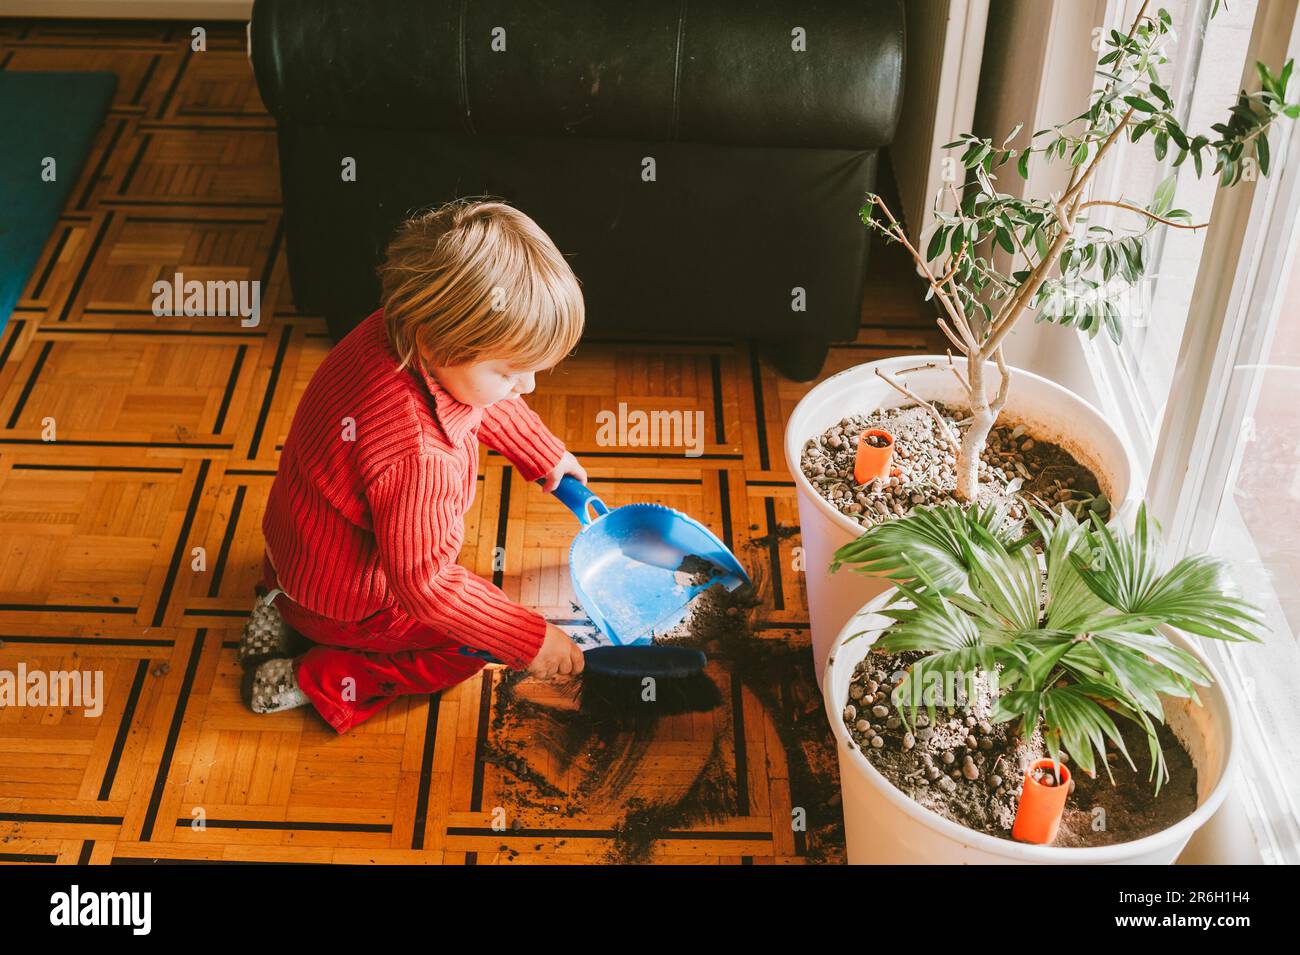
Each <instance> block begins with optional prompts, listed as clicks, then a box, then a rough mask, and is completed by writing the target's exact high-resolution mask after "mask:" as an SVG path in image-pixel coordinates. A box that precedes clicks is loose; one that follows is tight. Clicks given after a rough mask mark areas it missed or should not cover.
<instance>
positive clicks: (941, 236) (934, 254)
mask: <svg viewBox="0 0 1300 955" xmlns="http://www.w3.org/2000/svg"><path fill="white" fill-rule="evenodd" d="M946 237H947V232H946V230H945V229H944V227H943V226H941V225H940V226H936V227H935V230H934V232H933V233H932V234H931V236H930V244H929V245H928V246H927V247H926V250H925V259H926V261H927V262H930V261H933V260H934V259H937V258H938V257H939V255H940V254H941V253H942V252H943V243H944V240H945V238H946Z"/></svg>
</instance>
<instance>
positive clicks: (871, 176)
mask: <svg viewBox="0 0 1300 955" xmlns="http://www.w3.org/2000/svg"><path fill="white" fill-rule="evenodd" d="M800 29H801V30H802V31H803V32H802V36H803V38H804V39H803V43H804V45H805V49H804V50H803V51H799V52H796V50H795V49H794V48H793V47H794V46H797V45H798V42H799V36H800V34H799V33H798V31H799V30H800ZM502 45H504V49H500V47H501V46H502ZM251 46H252V58H253V66H254V71H255V73H256V76H257V82H258V87H259V89H260V91H261V95H262V99H263V100H264V101H265V103H266V106H267V108H268V109H269V110H270V112H271V113H272V114H273V116H274V117H275V120H276V123H277V126H278V138H279V148H280V173H281V180H282V185H283V197H284V207H285V221H286V228H287V236H286V238H287V252H288V259H289V270H290V276H291V280H292V285H293V292H294V297H295V299H296V301H297V303H298V305H299V306H300V307H302V308H305V309H308V310H311V311H314V312H318V313H320V314H323V315H324V316H325V317H326V319H327V321H328V323H329V328H330V331H331V333H332V335H333V336H334V338H335V339H338V338H339V337H341V336H342V335H344V334H346V333H347V331H348V330H349V329H351V328H352V327H353V326H355V325H356V324H357V323H358V322H359V321H360V320H361V319H362V318H364V317H365V315H366V314H368V313H369V312H370V311H371V310H372V309H373V308H375V307H376V305H377V295H378V282H377V280H376V278H375V275H374V268H375V265H376V264H377V263H378V261H379V260H380V257H381V254H382V251H383V248H384V246H385V244H386V242H387V240H388V237H389V236H390V235H391V233H392V230H393V228H394V226H395V225H396V224H397V223H398V222H399V221H400V220H401V219H402V218H403V217H404V216H405V215H407V214H408V213H410V212H411V211H414V210H415V209H418V208H423V207H426V206H430V205H436V204H438V203H441V202H444V201H446V200H448V199H452V198H456V197H460V196H472V195H491V196H495V197H499V198H504V199H506V200H508V201H510V202H511V203H513V204H514V205H516V206H518V207H519V208H521V209H523V210H524V211H525V212H527V213H528V214H529V215H531V216H532V217H533V218H534V219H536V220H537V222H538V223H539V224H540V225H541V226H542V228H544V229H545V230H546V231H547V232H548V233H549V234H550V235H551V236H552V238H553V239H554V240H555V243H556V245H557V246H558V247H559V248H560V250H561V251H562V252H563V253H565V255H566V256H567V257H568V258H569V261H570V263H571V264H572V266H573V269H574V271H575V272H576V273H577V275H578V277H579V279H580V280H581V281H582V283H583V288H584V294H585V297H586V301H587V315H588V324H587V329H588V331H587V334H588V336H589V337H592V338H601V339H636V340H646V339H661V338H666V339H682V338H711V339H717V338H749V339H754V340H756V341H759V342H762V343H763V344H764V347H765V348H766V349H767V350H768V351H769V353H770V354H771V356H772V358H773V359H774V360H775V362H776V364H777V366H778V367H779V368H781V370H782V371H784V372H785V373H786V374H788V375H790V376H791V377H793V378H795V379H797V380H808V379H810V378H813V377H815V376H816V375H817V373H818V371H819V370H820V368H821V365H822V362H823V360H824V358H825V355H826V347H827V344H828V343H829V342H830V341H832V340H843V339H851V338H853V337H854V335H855V334H856V331H857V326H858V320H859V314H860V309H861V301H862V290H863V283H864V279H865V274H866V265H867V253H868V236H869V233H868V230H867V229H866V227H865V226H863V225H862V223H861V221H860V220H859V219H858V210H859V208H860V206H861V205H862V198H863V194H864V193H865V192H867V191H868V190H871V189H873V188H875V184H876V167H877V162H878V157H879V152H880V149H881V147H882V146H885V145H887V144H888V143H889V141H890V139H891V137H892V135H893V132H894V128H895V125H896V122H897V118H898V115H899V111H900V108H901V100H902V75H903V3H902V0H836V2H828V0H756V2H739V0H733V2H721V0H713V2H700V0H694V2H688V0H679V2H675V3H670V2H653V0H648V2H641V3H632V2H630V0H627V2H617V0H603V2H600V0H540V2H520V0H513V2H506V0H463V2H462V0H373V2H372V0H257V2H256V4H255V6H254V8H253V19H252V26H251ZM494 47H495V49H494ZM344 157H352V158H353V159H354V160H355V162H356V176H357V178H356V181H355V182H345V181H344V180H343V175H342V169H343V166H342V164H343V161H344ZM648 160H652V161H653V163H652V164H651V163H650V162H648ZM651 168H652V171H653V179H650V178H648V174H647V170H651ZM798 289H802V290H803V291H802V299H803V305H804V309H803V310H797V308H796V306H797V305H798V304H799V298H800V294H799V292H798V291H796V290H798Z"/></svg>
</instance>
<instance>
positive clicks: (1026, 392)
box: [785, 355, 1140, 682]
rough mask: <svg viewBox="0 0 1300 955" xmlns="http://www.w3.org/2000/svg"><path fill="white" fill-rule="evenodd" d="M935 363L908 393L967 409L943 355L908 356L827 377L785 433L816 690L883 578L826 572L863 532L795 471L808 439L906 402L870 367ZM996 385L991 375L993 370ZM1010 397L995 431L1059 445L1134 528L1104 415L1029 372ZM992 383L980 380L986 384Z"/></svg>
mask: <svg viewBox="0 0 1300 955" xmlns="http://www.w3.org/2000/svg"><path fill="white" fill-rule="evenodd" d="M927 361H933V362H936V363H938V367H936V368H931V369H925V370H922V371H917V372H913V373H911V374H909V375H907V376H906V383H907V387H908V388H909V389H910V390H911V391H912V392H914V393H915V394H917V395H919V396H920V397H922V398H924V399H925V400H927V401H942V402H944V403H945V404H950V405H965V403H966V397H965V395H964V393H963V392H962V390H961V386H960V385H958V383H957V380H956V379H955V378H954V377H953V375H952V373H951V372H950V371H949V370H948V369H947V368H945V367H943V366H944V365H945V364H946V363H947V358H946V357H944V356H934V355H929V356H925V355H922V356H917V355H905V356H902V357H899V358H887V359H885V360H883V361H876V362H870V363H869V364H865V365H858V366H856V367H854V368H849V369H846V370H844V371H842V372H840V373H839V374H836V375H832V376H831V377H830V378H827V379H826V380H825V381H823V382H822V383H821V384H819V385H817V387H815V388H813V390H812V391H810V392H808V394H806V395H805V396H804V397H803V400H802V401H800V402H799V404H798V405H796V406H795V409H794V413H793V414H791V415H790V421H789V423H787V425H786V429H785V460H786V466H787V467H788V468H789V469H790V474H791V476H792V477H793V478H794V483H795V490H796V493H797V496H798V501H799V526H800V529H801V537H802V546H803V564H804V577H805V581H806V585H807V591H808V617H809V626H810V629H811V632H812V647H813V663H814V666H815V667H816V672H817V679H818V681H819V682H820V681H821V679H822V674H823V672H824V670H825V669H826V653H827V650H828V649H829V647H830V643H831V641H832V640H834V639H835V636H836V634H838V633H839V631H840V628H841V627H843V626H844V621H846V620H848V619H849V617H850V616H852V615H853V614H854V613H855V612H856V611H857V610H858V608H859V607H861V606H862V605H863V604H864V603H866V602H867V601H868V600H870V599H871V598H872V597H874V596H876V595H877V594H879V593H882V592H883V591H884V590H886V589H887V588H888V587H889V586H890V584H889V582H888V581H887V580H885V579H884V578H880V577H873V576H868V575H865V574H859V573H856V572H854V571H853V570H851V569H850V568H848V567H841V568H840V569H839V570H838V571H836V572H835V573H834V574H832V573H830V571H829V570H827V568H828V567H829V566H830V563H831V558H832V556H833V555H834V553H835V551H836V550H838V549H839V548H840V547H842V546H843V545H845V544H847V543H849V542H850V541H852V540H855V539H856V538H858V537H859V536H861V534H862V531H863V530H864V528H863V526H862V525H861V524H859V523H858V522H857V521H854V520H850V519H849V518H848V517H847V516H846V515H844V514H841V513H840V512H839V511H838V510H837V509H836V508H835V507H833V506H832V505H831V504H830V502H829V501H827V500H826V499H825V498H823V497H822V496H821V495H820V494H818V493H817V491H816V489H815V488H814V487H813V485H812V482H810V481H809V480H808V478H806V477H805V476H804V473H803V470H802V469H801V468H800V466H799V461H800V459H801V458H802V456H803V449H804V445H805V444H807V442H808V439H809V438H812V437H815V436H816V435H819V434H821V433H822V432H823V431H825V430H826V429H827V428H829V427H830V426H831V425H833V424H837V423H839V422H840V421H841V420H843V419H844V418H846V417H848V416H849V415H852V414H869V413H870V412H872V411H876V410H878V409H880V408H897V407H899V406H901V405H906V404H910V403H911V402H909V401H908V400H907V399H906V398H904V397H903V396H902V395H900V394H899V393H898V392H897V391H895V390H894V389H893V388H891V387H890V386H889V385H888V384H886V383H885V382H883V381H881V380H880V378H878V377H877V376H876V373H875V371H876V369H877V368H879V369H880V370H881V371H882V372H884V373H886V374H889V373H891V372H897V371H900V370H902V369H905V368H911V367H914V366H916V365H920V364H924V363H925V362H927ZM990 370H991V371H992V375H993V381H994V382H996V380H997V371H996V369H995V368H993V367H992V366H990ZM1011 372H1012V375H1013V378H1012V382H1011V391H1010V393H1009V394H1008V397H1007V404H1006V407H1005V408H1004V409H1003V411H1002V414H1001V416H1000V417H999V419H998V420H999V423H1001V424H1023V425H1024V426H1025V430H1026V431H1028V432H1029V433H1030V434H1032V435H1033V436H1034V437H1035V438H1041V439H1043V440H1045V441H1050V442H1052V443H1054V444H1057V445H1059V446H1060V447H1062V448H1063V449H1065V450H1066V451H1068V452H1069V453H1070V454H1072V455H1073V456H1074V458H1075V460H1077V461H1078V462H1079V463H1080V464H1082V465H1083V466H1084V467H1086V468H1088V469H1089V470H1090V471H1092V472H1093V474H1095V475H1096V476H1097V481H1098V483H1099V484H1100V485H1101V490H1102V492H1103V493H1104V494H1105V495H1106V497H1107V498H1108V499H1109V500H1110V502H1111V507H1112V511H1111V514H1112V517H1111V523H1113V524H1116V525H1117V526H1124V527H1131V526H1132V524H1133V520H1134V518H1135V517H1136V516H1137V510H1138V505H1139V504H1140V497H1139V488H1138V487H1137V484H1136V481H1135V480H1134V476H1135V475H1136V474H1137V473H1138V470H1137V462H1136V459H1135V458H1134V456H1133V452H1132V450H1131V449H1130V448H1129V447H1128V445H1127V443H1126V442H1125V441H1124V439H1123V438H1122V437H1121V436H1120V434H1119V432H1117V431H1116V430H1115V429H1114V428H1112V427H1111V426H1110V424H1109V423H1108V422H1107V421H1106V419H1105V418H1104V417H1103V416H1102V414H1101V412H1100V411H1098V410H1097V409H1096V408H1094V407H1093V406H1092V405H1090V404H1089V403H1088V402H1086V401H1084V400H1083V399H1082V398H1080V397H1079V396H1078V395H1076V394H1074V393H1073V392H1072V391H1070V390H1068V389H1066V388H1063V387H1061V386H1060V385H1058V384H1056V383H1055V382H1053V381H1049V380H1048V379H1046V378H1043V377H1041V376H1039V375H1035V374H1033V373H1031V372H1027V371H1021V370H1020V369H1015V368H1013V369H1012V370H1011ZM987 377H988V376H987V375H986V378H987Z"/></svg>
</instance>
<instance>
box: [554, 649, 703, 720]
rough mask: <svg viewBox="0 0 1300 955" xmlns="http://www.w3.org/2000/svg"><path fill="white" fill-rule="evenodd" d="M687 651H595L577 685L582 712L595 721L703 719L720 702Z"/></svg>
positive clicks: (698, 658)
mask: <svg viewBox="0 0 1300 955" xmlns="http://www.w3.org/2000/svg"><path fill="white" fill-rule="evenodd" d="M706 662H707V660H706V658H705V656H704V654H703V653H701V652H700V651H699V650H696V649H693V648H691V647H672V646H632V647H594V648H593V649H591V650H588V651H586V652H585V653H584V654H583V671H582V677H581V679H580V680H578V681H577V683H578V692H579V695H580V701H581V707H582V712H583V713H584V714H586V715H588V716H591V717H592V718H594V719H597V720H602V721H604V720H614V721H623V720H631V721H636V720H642V719H654V718H656V717H659V716H672V715H675V714H678V713H706V712H708V711H709V710H712V709H714V708H715V707H717V706H718V705H719V704H721V702H722V694H721V693H719V692H718V687H717V685H716V684H715V683H714V682H713V680H711V679H710V678H709V675H708V674H707V673H705V672H704V664H705V663H706Z"/></svg>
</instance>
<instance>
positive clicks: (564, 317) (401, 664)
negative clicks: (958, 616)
mask: <svg viewBox="0 0 1300 955" xmlns="http://www.w3.org/2000/svg"><path fill="white" fill-rule="evenodd" d="M379 274H380V278H381V286H382V295H381V301H382V303H383V307H382V308H381V309H380V310H379V311H377V312H375V313H374V314H373V315H371V316H370V317H369V318H367V319H366V320H365V321H363V322H362V323H361V324H360V325H359V326H357V328H355V329H354V330H353V331H352V332H350V333H349V334H348V335H347V336H346V337H345V338H344V339H343V340H342V341H341V342H339V343H338V345H336V346H335V348H334V349H333V350H332V351H331V352H330V353H329V355H328V356H327V357H326V359H325V361H324V362H323V363H322V364H321V366H320V368H319V369H318V370H317V371H316V373H315V375H313V376H312V379H311V382H310V383H309V384H308V386H307V389H306V391H305V392H304V393H303V396H302V401H301V402H300V404H299V406H298V410H297V413H296V414H295V415H294V419H293V424H292V426H291V427H290V430H289V436H288V439H287V440H286V441H285V445H284V451H283V453H282V455H281V457H280V466H279V469H278V470H277V472H276V477H275V482H274V484H273V485H272V487H271V493H270V497H269V499H268V500H267V506H266V514H265V517H264V518H263V521H262V530H263V533H264V534H265V537H266V557H265V560H264V562H263V572H264V577H263V580H262V585H263V587H265V588H266V589H267V593H266V594H265V595H263V596H262V597H260V598H259V599H258V601H257V605H256V607H255V609H254V612H253V616H252V618H251V619H250V621H249V624H248V626H247V627H246V628H245V634H244V640H243V641H242V642H241V644H240V651H239V657H240V662H241V663H242V664H244V666H245V667H246V673H245V677H244V681H243V687H242V693H243V697H244V702H245V703H246V704H247V705H248V706H249V707H251V708H252V709H253V710H254V711H255V712H258V713H271V712H277V711H280V710H285V709H290V708H292V707H296V706H302V705H305V704H306V703H311V704H312V705H313V706H314V707H315V708H316V710H317V711H318V712H319V713H320V714H321V716H323V717H324V718H325V720H326V721H327V722H328V723H329V724H330V725H331V726H333V727H334V729H335V730H337V731H338V732H340V733H344V732H347V730H349V729H351V728H352V727H353V726H356V725H357V724H358V723H361V722H362V721H364V720H366V719H368V718H369V717H371V716H372V715H374V714H375V713H376V712H377V711H379V710H380V709H382V708H383V707H384V706H385V705H387V704H388V703H389V702H390V701H391V700H393V698H394V697H397V696H400V695H402V694H405V693H434V692H437V691H438V690H442V689H445V688H447V687H449V686H452V685H454V684H456V683H459V682H461V681H462V680H465V679H467V678H468V677H470V676H472V675H473V674H475V673H476V672H478V670H479V669H480V668H481V667H482V666H483V660H482V659H481V658H479V657H475V656H471V655H467V654H466V653H465V652H463V650H464V648H471V649H476V650H486V651H488V652H489V653H491V654H492V656H494V657H496V658H497V659H498V660H500V661H502V662H503V663H505V664H507V665H508V666H510V667H513V668H515V669H525V668H527V669H528V671H529V672H530V673H532V674H533V675H536V676H538V677H543V678H549V677H553V676H557V675H573V674H577V673H579V672H581V670H582V652H581V651H580V650H579V649H578V647H577V646H576V645H575V644H574V643H573V641H572V640H571V639H570V638H569V637H568V635H567V634H565V632H564V631H563V630H561V629H559V628H558V627H556V626H553V625H551V624H549V623H547V621H546V620H545V619H544V618H543V617H542V616H541V615H540V614H539V613H537V612H536V611H534V610H531V609H529V608H527V607H523V606H520V605H519V604H517V603H515V602H513V601H512V600H510V598H508V597H507V596H506V595H505V594H504V593H503V592H502V591H501V590H500V589H499V588H498V587H496V586H494V585H493V584H492V583H490V582H489V581H487V580H484V579H483V578H481V577H478V576H476V575H474V574H472V573H470V572H469V571H468V570H466V569H465V568H464V567H461V566H460V565H458V564H457V563H456V557H457V555H458V553H459V551H460V548H461V545H462V543H463V541H464V531H465V525H464V514H465V512H466V511H467V510H468V508H469V506H470V503H471V502H472V501H473V499H474V494H475V486H476V473H477V470H478V443H479V442H480V441H481V442H483V443H484V444H486V445H487V446H488V447H490V448H493V449H495V450H497V451H499V452H501V454H503V455H504V456H505V457H506V459H507V460H508V461H509V462H510V463H511V464H512V465H513V466H514V468H515V471H516V472H517V474H518V476H519V477H520V478H522V479H523V480H525V481H529V482H532V481H535V480H537V479H538V478H545V482H544V484H543V488H544V490H546V491H550V490H553V489H554V488H555V487H556V486H557V485H558V484H559V482H560V479H561V478H562V477H563V476H564V475H566V474H571V475H573V476H574V477H576V478H577V479H578V480H580V481H582V482H583V483H584V484H585V483H586V480H587V474H586V472H585V471H584V470H583V468H582V467H581V465H579V464H578V461H577V459H576V458H575V457H574V456H573V455H572V454H570V453H569V452H568V451H566V450H565V447H564V445H563V443H561V441H560V440H559V439H558V438H557V437H556V436H555V435H554V434H552V433H551V432H550V431H549V430H547V428H546V426H545V425H544V424H542V421H541V419H540V418H539V417H538V416H537V414H536V413H535V412H534V411H533V410H532V409H530V408H529V407H528V406H527V405H526V404H524V400H523V398H522V397H521V396H522V395H526V394H528V393H529V392H531V391H532V390H533V387H534V375H535V374H536V373H537V372H538V371H541V370H543V369H547V368H550V367H551V366H553V365H555V364H557V363H558V362H559V361H560V360H561V359H562V358H564V357H565V356H566V355H567V354H568V353H569V352H570V351H571V350H572V349H573V348H574V346H575V345H576V344H577V342H578V339H579V337H580V336H581V334H582V326H583V320H584V306H583V300H582V293H581V291H580V289H579V287H578V281H577V279H576V278H575V276H574V274H573V272H572V271H571V270H570V268H569V266H568V263H566V262H565V260H564V258H563V256H562V255H561V254H560V252H559V250H557V249H556V247H555V245H554V243H552V242H551V240H550V238H549V237H548V236H547V235H546V233H544V232H543V231H542V230H541V229H540V228H539V227H538V226H537V224H536V223H535V222H533V220H532V219H530V218H529V217H528V216H526V215H524V214H523V213H522V212H520V211H518V210H517V209H514V208H512V207H511V206H508V205H506V204H504V203H500V202H469V201H458V202H455V203H451V204H448V205H446V206H443V207H442V208H439V209H437V210H435V211H433V212H429V213H426V214H422V215H419V216H416V217H414V218H412V219H410V220H408V221H407V222H405V223H404V224H403V225H402V226H401V227H400V229H399V230H398V233H397V235H396V237H395V238H394V239H393V241H392V243H391V244H390V245H389V247H388V250H387V254H386V258H385V261H384V263H383V265H382V266H380V269H379ZM291 631H297V632H298V633H299V634H301V635H302V636H304V637H306V638H308V639H309V640H310V641H312V642H313V643H314V646H311V648H310V649H308V650H307V651H306V652H305V653H303V654H302V655H301V656H298V657H296V658H293V657H292V656H291V653H292V651H291V649H290V647H291V644H290V639H291V638H292V636H293V635H292V632H291Z"/></svg>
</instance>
